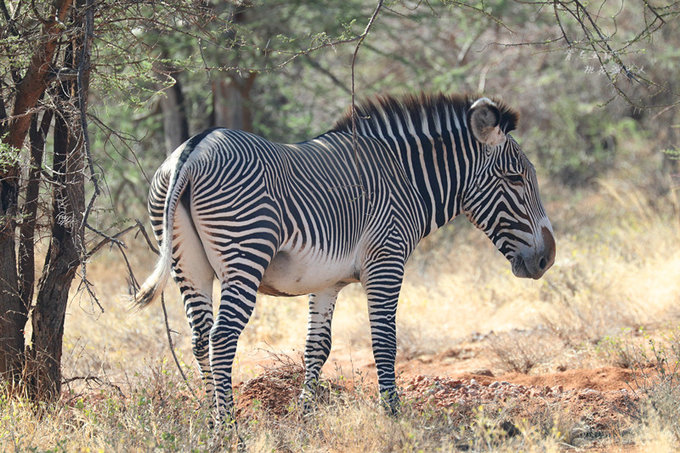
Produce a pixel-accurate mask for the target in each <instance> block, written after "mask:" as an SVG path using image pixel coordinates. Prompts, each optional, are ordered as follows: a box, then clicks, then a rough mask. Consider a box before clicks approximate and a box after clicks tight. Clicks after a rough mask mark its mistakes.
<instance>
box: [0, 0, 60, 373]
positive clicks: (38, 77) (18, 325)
mask: <svg viewBox="0 0 680 453" xmlns="http://www.w3.org/2000/svg"><path fill="white" fill-rule="evenodd" d="M71 4H72V0H58V1H56V2H55V4H54V8H55V9H54V15H53V16H52V17H53V18H52V19H51V20H50V21H49V22H46V23H45V24H44V25H43V34H42V36H43V37H44V38H43V41H42V42H41V43H40V44H39V45H38V46H37V48H36V50H35V52H34V53H33V56H32V58H31V61H30V63H29V66H28V69H27V70H26V74H25V75H24V77H23V78H22V79H21V82H19V84H18V85H17V88H16V91H17V92H16V97H15V99H16V100H15V102H14V107H13V110H12V117H11V120H10V121H9V127H8V132H7V134H6V135H3V137H2V141H3V142H4V143H6V144H8V145H9V146H10V152H9V155H6V156H3V160H4V161H5V164H4V165H0V380H2V381H5V380H6V381H8V382H10V383H11V384H12V385H14V384H16V383H18V382H19V379H20V377H21V373H22V370H23V367H24V328H25V326H26V322H27V317H28V307H26V306H25V305H24V303H23V301H22V299H21V294H20V291H19V282H18V276H17V259H16V237H15V236H16V214H17V209H18V207H17V202H18V196H17V194H18V183H19V180H18V178H19V167H18V163H17V162H12V161H11V159H12V155H14V154H15V153H18V152H19V150H20V149H21V148H22V146H23V143H24V140H25V138H26V134H27V132H28V129H29V126H30V123H31V118H32V115H31V114H30V113H29V112H30V110H31V109H32V108H34V107H35V105H36V103H37V102H38V99H40V97H41V96H42V95H43V93H44V92H45V89H46V88H47V85H48V81H47V75H48V71H49V69H50V67H51V62H52V59H53V57H54V54H55V51H56V49H57V42H58V38H59V36H61V33H62V29H61V27H62V23H63V20H64V19H65V18H66V15H67V13H68V12H69V10H70V9H71ZM3 109H4V105H3ZM8 159H9V162H8Z"/></svg>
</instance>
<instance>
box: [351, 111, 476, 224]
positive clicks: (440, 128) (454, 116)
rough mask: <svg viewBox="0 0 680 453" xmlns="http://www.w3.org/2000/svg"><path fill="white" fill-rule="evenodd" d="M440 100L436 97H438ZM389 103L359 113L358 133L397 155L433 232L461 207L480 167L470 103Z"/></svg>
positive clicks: (457, 212) (452, 216)
mask: <svg viewBox="0 0 680 453" xmlns="http://www.w3.org/2000/svg"><path fill="white" fill-rule="evenodd" d="M435 101H436V100H435ZM435 101H432V102H430V103H428V104H427V105H422V104H420V105H409V104H400V103H399V104H397V103H386V104H383V105H379V106H374V107H376V108H374V109H371V110H372V111H364V112H362V111H359V114H358V117H357V121H356V126H357V133H358V134H360V135H364V136H370V137H374V138H376V139H379V140H381V141H383V142H384V143H385V144H386V146H387V148H389V149H390V150H392V151H393V152H394V153H395V157H396V158H397V160H398V161H399V162H401V164H402V166H403V168H404V172H405V174H406V176H407V178H408V179H409V180H410V182H411V183H412V184H413V187H414V188H415V189H416V190H417V191H418V193H419V194H420V196H421V198H422V201H423V205H424V206H423V208H424V211H425V213H426V214H425V215H426V219H425V223H426V225H425V231H424V235H427V234H429V233H431V232H432V231H434V230H435V229H437V228H439V227H441V226H443V225H445V224H446V223H448V222H449V221H450V220H452V219H453V218H454V217H455V216H457V215H458V214H459V213H460V211H461V199H462V195H463V192H464V190H465V188H466V185H467V182H468V180H469V175H470V174H471V173H473V171H474V167H475V165H477V159H476V156H478V155H479V149H478V144H477V142H476V141H475V140H474V139H473V137H472V135H471V133H469V131H468V127H467V120H466V118H465V111H466V109H465V104H466V103H465V102H462V101H461V102H457V103H452V102H435Z"/></svg>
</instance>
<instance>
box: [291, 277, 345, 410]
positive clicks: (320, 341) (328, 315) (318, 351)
mask: <svg viewBox="0 0 680 453" xmlns="http://www.w3.org/2000/svg"><path fill="white" fill-rule="evenodd" d="M343 287H344V285H338V286H332V287H330V288H327V289H325V290H323V291H320V292H317V293H316V294H311V295H310V296H309V318H308V322H307V341H306V343H305V380H304V383H303V385H302V393H301V394H300V406H301V407H302V412H303V413H304V414H307V413H309V412H311V411H312V410H313V409H314V407H315V403H314V397H315V395H316V388H317V386H318V383H319V374H320V373H321V367H323V365H324V363H326V360H327V359H328V354H329V353H330V352H331V321H332V319H333V310H334V309H335V301H336V300H337V298H338V293H339V292H340V290H341V289H342V288H343Z"/></svg>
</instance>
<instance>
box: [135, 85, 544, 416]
mask: <svg viewBox="0 0 680 453" xmlns="http://www.w3.org/2000/svg"><path fill="white" fill-rule="evenodd" d="M356 112H357V116H356V126H357V137H356V150H354V149H353V145H352V135H351V134H352V117H351V116H350V115H349V114H347V115H346V116H345V117H343V118H342V119H341V120H340V121H338V123H336V125H335V127H334V128H333V129H332V130H331V131H330V132H328V133H326V134H323V135H321V136H319V137H317V138H315V139H312V140H309V141H306V142H303V143H298V144H294V145H283V144H277V143H272V142H269V141H267V140H265V139H263V138H261V137H258V136H256V135H252V134H249V133H245V132H242V131H233V130H227V129H214V130H211V131H206V132H204V133H203V134H201V135H198V136H196V137H193V138H192V139H190V140H189V141H187V142H186V143H185V144H183V145H182V146H180V147H179V148H178V149H177V150H176V151H175V152H174V153H173V154H172V155H171V156H170V157H169V158H168V160H166V162H165V163H164V164H163V165H162V166H161V167H160V168H159V169H158V171H157V172H156V175H155V176H154V179H153V182H152V185H151V191H150V194H149V213H150V217H151V222H152V224H153V227H154V233H155V235H156V238H157V239H158V240H159V242H160V243H161V244H162V245H161V249H162V254H161V258H160V259H159V262H158V265H157V267H156V269H155V270H154V273H153V274H152V275H151V277H149V279H147V281H146V282H145V283H144V285H143V286H142V288H141V289H140V291H139V293H138V295H137V296H136V298H135V301H136V302H137V303H138V304H139V305H146V304H148V303H150V302H151V301H152V300H153V299H154V298H155V297H156V296H157V295H158V294H159V293H160V291H161V289H162V287H163V286H164V284H165V281H166V279H167V276H168V275H169V274H170V270H171V269H172V273H173V276H174V278H175V280H176V281H177V283H178V284H179V286H180V289H181V292H182V297H183V300H184V305H185V309H186V313H187V317H188V319H189V322H190V325H191V328H192V332H193V346H194V353H195V355H196V358H197V361H198V363H199V366H200V368H201V371H202V373H203V376H204V378H205V381H206V389H207V394H208V398H210V401H212V402H213V403H214V405H215V407H216V409H217V414H218V417H220V418H224V417H225V415H227V414H229V413H230V410H231V408H232V406H233V401H232V396H231V371H232V363H233V360H234V354H235V352H236V344H237V340H238V337H239V335H240V333H241V331H242V330H243V328H244V327H245V325H246V323H247V322H248V319H249V318H250V315H251V313H252V311H253V308H254V305H255V298H256V293H257V292H258V291H259V292H262V293H265V294H272V295H299V294H311V297H310V305H309V322H308V333H307V342H306V346H305V366H306V372H305V383H304V388H303V393H302V397H301V398H302V401H303V403H304V404H305V407H308V403H309V402H310V399H311V397H312V395H313V391H314V385H315V383H316V381H317V379H318V377H319V373H320V371H321V367H322V366H323V364H324V363H325V361H326V359H327V357H328V354H329V352H330V349H331V319H332V316H333V309H334V306H335V300H336V298H337V295H338V292H339V291H340V290H341V289H342V288H343V287H344V286H345V285H347V284H349V283H352V282H358V281H360V282H361V283H362V285H363V286H364V288H365V289H366V292H367V295H368V307H369V319H370V324H371V335H372V345H373V352H374V356H375V361H376V366H377V370H378V383H379V388H380V392H381V395H382V396H383V398H384V401H385V402H386V403H387V404H388V406H389V407H390V408H392V409H395V408H396V405H397V402H398V397H397V392H396V388H395V374H394V361H395V355H396V323H395V314H396V309H397V301H398V296H399V291H400V288H401V284H402V279H403V272H404V265H405V263H406V261H407V259H408V257H409V256H410V254H411V253H412V251H413V250H414V248H415V247H416V245H417V244H418V242H419V241H420V240H421V239H422V238H423V237H425V236H426V235H428V234H430V233H431V232H432V231H434V230H435V229H437V228H439V227H441V226H442V225H444V224H446V223H447V222H449V221H450V220H451V219H453V218H454V217H455V216H457V215H458V214H460V213H461V212H462V213H464V214H465V215H466V216H467V217H468V218H469V219H470V221H472V222H473V223H474V224H475V225H477V226H478V227H479V228H481V229H482V230H483V231H484V232H485V233H486V234H487V235H488V236H489V238H490V239H491V240H492V241H493V242H494V244H495V245H496V247H497V248H498V249H499V250H500V251H501V252H502V253H503V254H504V255H505V256H506V257H507V258H508V260H510V261H511V263H512V269H513V272H514V273H515V274H516V275H517V276H520V277H532V278H539V277H540V276H541V275H543V273H544V272H545V271H546V270H547V269H548V268H549V267H550V266H551V265H552V263H553V261H554V256H555V242H554V239H553V235H552V227H551V225H550V222H549V220H548V218H547V216H546V214H545V211H544V209H543V207H542V205H541V201H540V198H539V195H538V187H537V182H536V174H535V171H534V168H533V166H532V165H531V163H530V162H529V160H528V159H527V158H526V156H525V155H524V154H523V153H522V151H521V150H520V148H519V145H518V144H517V142H516V141H515V140H514V139H513V138H512V137H510V136H509V135H508V133H509V132H510V131H511V130H512V129H513V128H514V127H515V125H516V123H517V119H518V116H517V114H516V113H515V112H513V111H512V110H511V109H510V108H508V107H507V106H506V105H504V104H503V103H500V102H498V101H491V100H489V99H487V98H480V99H477V100H474V99H473V98H469V97H462V96H444V95H437V96H424V95H421V96H417V97H407V98H393V97H382V98H376V99H374V100H372V101H369V102H366V103H364V104H362V105H360V106H358V107H357V109H356ZM213 277H216V278H217V279H218V280H219V282H220V284H221V294H220V301H219V309H218V311H217V315H216V317H215V319H213V314H212V313H213V312H212V300H211V288H212V281H213Z"/></svg>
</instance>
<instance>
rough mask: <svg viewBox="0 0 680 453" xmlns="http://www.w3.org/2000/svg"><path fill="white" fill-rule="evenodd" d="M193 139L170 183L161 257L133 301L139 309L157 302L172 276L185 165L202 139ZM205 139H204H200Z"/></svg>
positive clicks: (164, 216) (186, 179) (177, 165)
mask: <svg viewBox="0 0 680 453" xmlns="http://www.w3.org/2000/svg"><path fill="white" fill-rule="evenodd" d="M196 138H197V137H193V138H192V139H191V140H189V141H188V142H186V144H185V146H184V149H183V150H182V153H181V154H180V156H179V158H178V160H177V164H176V165H175V170H174V172H173V175H172V176H171V178H170V182H169V183H168V191H167V193H166V195H165V206H164V208H163V232H162V235H163V236H162V237H163V239H162V241H161V247H160V255H159V257H158V261H157V262H156V267H155V268H154V270H153V272H152V273H151V275H149V277H147V279H146V280H145V281H144V283H142V286H140V288H139V290H138V291H137V293H136V294H135V296H134V297H133V299H132V304H133V305H134V306H135V307H137V308H140V309H141V308H144V307H146V306H147V305H149V304H151V303H152V302H153V301H154V300H156V299H157V298H158V297H159V296H160V295H161V292H162V291H163V288H164V287H165V284H166V283H167V281H168V277H169V276H170V270H171V268H172V249H173V244H172V227H173V224H174V221H175V211H176V210H177V204H178V203H179V200H180V198H181V196H182V193H183V192H184V190H185V188H186V186H187V183H188V181H189V176H188V174H187V171H186V166H185V165H184V164H185V163H186V161H187V159H188V158H189V154H190V153H191V151H192V150H193V149H194V148H195V146H196V145H197V144H198V141H200V139H198V140H196ZM200 138H203V137H200Z"/></svg>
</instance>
